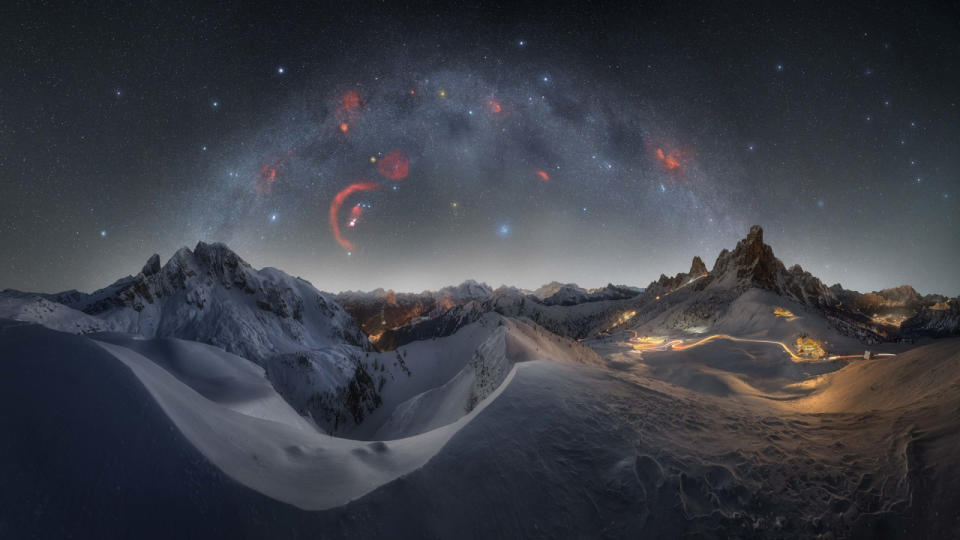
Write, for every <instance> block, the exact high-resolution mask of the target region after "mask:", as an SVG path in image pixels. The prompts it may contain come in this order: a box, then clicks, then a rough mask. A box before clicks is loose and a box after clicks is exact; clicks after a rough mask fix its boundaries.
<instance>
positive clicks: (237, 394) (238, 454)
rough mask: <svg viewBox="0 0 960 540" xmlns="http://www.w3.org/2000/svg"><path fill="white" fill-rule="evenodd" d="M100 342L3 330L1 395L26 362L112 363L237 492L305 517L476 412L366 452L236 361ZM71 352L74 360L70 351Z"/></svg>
mask: <svg viewBox="0 0 960 540" xmlns="http://www.w3.org/2000/svg"><path fill="white" fill-rule="evenodd" d="M103 339H104V340H103V341H94V340H87V339H85V338H78V337H70V336H68V335H66V334H59V333H56V332H53V331H50V330H47V329H41V328H40V327H37V326H29V325H27V326H19V327H16V326H6V327H4V328H3V332H2V333H0V350H3V351H5V352H4V355H3V359H2V361H3V362H4V365H5V367H6V368H7V370H8V371H11V370H26V371H27V372H16V375H17V376H16V377H13V378H10V379H8V380H7V381H5V386H9V385H11V384H13V383H14V382H20V378H22V377H29V376H30V375H31V374H30V373H29V363H30V362H32V361H38V359H39V358H44V359H45V358H50V359H51V360H50V361H49V362H46V366H45V367H47V368H49V369H50V370H52V371H53V372H54V376H60V374H59V372H60V371H61V370H63V369H64V368H67V369H68V370H69V369H72V368H73V367H74V366H73V365H72V363H71V362H70V358H71V356H75V355H77V356H81V358H82V362H83V363H84V368H85V369H89V370H91V372H95V371H96V370H105V371H107V372H111V371H114V370H115V364H116V363H117V362H119V363H121V364H122V365H123V366H125V367H126V368H127V369H129V370H130V371H132V373H133V374H134V375H135V376H136V378H137V379H138V380H139V382H140V383H141V384H142V385H143V387H144V388H145V389H146V390H147V391H148V392H149V394H150V395H151V396H152V398H153V399H154V400H155V401H156V402H157V403H158V404H159V405H160V408H161V409H162V410H163V412H164V413H165V414H166V416H167V418H169V420H170V421H171V422H172V423H173V424H174V425H175V426H176V428H177V429H178V430H179V431H180V432H181V433H182V434H183V435H184V437H185V438H186V439H187V440H188V441H189V442H190V444H191V445H193V446H194V447H195V448H197V449H199V450H200V452H201V453H202V454H203V455H204V456H205V457H206V458H207V459H208V460H210V462H212V463H213V464H214V465H216V466H217V467H218V468H219V469H221V470H222V471H224V472H225V473H226V474H227V475H228V476H230V477H231V478H233V479H234V480H236V481H238V482H239V483H241V484H243V485H245V486H247V487H249V488H251V489H254V490H256V491H258V492H260V493H263V494H265V495H268V496H270V497H272V498H274V499H277V500H280V501H283V502H286V503H289V504H292V505H294V506H297V507H299V508H304V509H312V510H317V509H323V508H329V507H333V506H339V505H342V504H345V503H347V502H348V501H350V500H352V499H355V498H357V497H359V496H361V495H363V494H364V493H367V492H369V491H371V490H373V489H375V488H376V487H378V486H380V485H382V484H384V483H386V482H389V481H391V480H393V479H395V478H397V477H399V476H401V475H403V474H406V473H408V472H410V471H411V470H414V469H416V468H418V467H420V466H422V465H423V464H424V463H425V462H426V461H427V460H428V459H430V457H432V456H433V455H434V454H435V453H436V452H437V451H438V450H439V449H440V448H442V447H443V445H444V444H445V443H446V442H447V441H448V440H449V438H450V437H451V436H452V435H453V434H455V433H456V431H457V430H458V429H459V428H460V427H462V426H463V425H465V424H466V423H468V422H469V421H470V419H471V418H472V416H473V415H475V414H479V413H480V412H481V411H482V410H483V405H479V406H478V407H477V408H476V409H475V410H474V412H473V414H472V415H467V416H464V417H463V418H462V419H461V420H460V421H458V422H455V423H453V424H450V425H448V426H446V427H444V428H441V429H437V430H434V431H431V432H429V433H426V434H424V435H422V436H419V437H414V438H408V439H403V440H399V441H391V442H373V443H367V442H362V441H354V440H347V439H338V438H334V437H330V436H327V435H324V434H322V433H320V432H319V431H318V430H316V429H314V428H313V426H311V425H310V424H309V423H307V422H305V421H304V420H303V418H302V417H300V416H299V415H298V414H297V413H296V412H295V411H294V410H293V409H291V408H290V407H289V406H288V405H287V404H286V403H285V402H284V401H283V400H282V399H281V398H280V397H279V396H278V395H276V393H274V392H272V389H271V388H270V387H269V384H268V383H267V382H266V380H265V379H263V378H262V371H259V368H257V366H255V365H253V364H251V363H249V362H248V361H246V360H243V359H242V358H239V357H236V356H232V355H230V356H227V355H225V353H223V352H222V351H218V350H217V349H215V348H212V347H206V346H203V345H196V344H187V343H185V342H181V341H176V340H173V341H169V340H166V341H152V342H147V343H142V344H137V343H136V342H135V341H134V340H130V339H129V338H125V337H121V336H103ZM78 340H80V341H78ZM91 344H92V345H94V346H95V347H100V348H102V351H103V352H102V353H98V352H97V351H96V350H95V349H93V348H92V347H91ZM123 345H127V346H130V347H132V348H128V347H125V346H123ZM77 350H79V351H82V353H81V354H77V353H75V352H73V351H77ZM141 352H143V353H145V354H146V355H149V356H150V357H152V358H153V359H151V358H148V356H145V354H141ZM184 354H186V355H187V357H186V358H185V357H184V356H183V355H184ZM11 366H13V368H11ZM41 373H42V372H40V371H37V372H35V373H33V376H40V375H41ZM100 391H107V392H113V391H119V390H117V389H113V390H111V389H110V388H109V387H105V388H101V389H100ZM58 395H59V394H52V395H49V397H51V398H53V400H52V402H50V403H48V404H47V405H45V407H53V408H54V409H56V408H58V405H57V403H56V400H57V397H58ZM37 397H39V396H37ZM491 397H492V396H491ZM109 400H111V401H115V405H114V406H116V407H122V405H121V403H122V401H123V399H122V398H121V397H118V396H117V395H116V394H114V395H111V396H110V397H109ZM6 405H10V406H12V403H9V402H8V403H6ZM90 420H95V419H89V420H87V421H88V422H89V421H90ZM44 429H51V430H53V432H52V433H49V434H48V435H50V436H54V437H55V436H56V431H57V430H58V429H62V427H54V426H49V425H48V426H45V427H44ZM105 450H108V449H105Z"/></svg>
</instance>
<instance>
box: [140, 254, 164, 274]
mask: <svg viewBox="0 0 960 540" xmlns="http://www.w3.org/2000/svg"><path fill="white" fill-rule="evenodd" d="M158 272H160V255H159V254H157V253H154V254H153V255H151V256H150V258H149V259H147V264H144V265H143V269H142V270H140V273H141V274H143V275H145V276H152V275H154V274H156V273H158Z"/></svg>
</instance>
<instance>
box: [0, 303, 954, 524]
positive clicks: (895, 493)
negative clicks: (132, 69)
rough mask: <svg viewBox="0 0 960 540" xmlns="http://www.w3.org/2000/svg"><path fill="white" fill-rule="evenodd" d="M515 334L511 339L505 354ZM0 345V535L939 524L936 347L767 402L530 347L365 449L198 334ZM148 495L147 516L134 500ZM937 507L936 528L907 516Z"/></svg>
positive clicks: (944, 454)
mask: <svg viewBox="0 0 960 540" xmlns="http://www.w3.org/2000/svg"><path fill="white" fill-rule="evenodd" d="M498 328H504V327H498ZM501 332H504V330H498V331H497V332H495V333H494V334H493V335H494V336H497V335H503V334H501ZM535 335H536V331H534V336H535ZM529 338H530V335H529V334H524V335H522V336H518V337H517V340H518V341H519V342H520V343H518V344H517V345H516V346H517V347H518V348H520V349H522V350H523V351H525V352H523V353H522V354H528V353H530V352H531V349H530V348H529V345H530V342H526V343H523V341H524V339H529ZM488 339H489V338H488ZM494 341H496V340H494ZM559 346H560V347H563V345H559ZM0 350H3V351H4V354H3V370H4V374H5V377H4V390H5V391H4V392H3V393H2V397H0V401H2V403H0V405H2V406H3V407H4V410H7V411H17V414H5V415H2V419H0V426H2V428H3V430H4V432H5V433H17V434H18V436H17V437H6V438H4V439H3V443H2V444H0V449H2V457H3V459H2V460H0V463H2V464H3V465H2V466H0V467H3V469H4V470H3V477H4V478H5V479H6V483H5V486H6V487H5V488H4V489H3V490H2V491H0V493H2V499H0V508H3V509H4V511H3V513H2V514H0V515H2V517H3V519H2V520H0V533H3V534H4V536H5V537H22V536H53V535H59V534H58V533H59V532H63V531H81V530H82V531H91V532H96V531H100V532H101V533H102V534H99V535H98V536H116V535H117V534H116V531H117V529H116V527H124V528H129V527H135V528H136V529H137V530H138V534H137V536H141V537H151V536H155V537H169V536H170V535H175V536H185V537H200V536H210V535H215V536H222V535H227V534H235V535H240V536H274V537H275V536H300V535H301V534H304V533H305V532H307V531H315V532H316V531H322V535H323V536H324V537H357V536H360V537H371V536H374V537H375V536H388V535H389V536H393V537H398V536H399V537H419V536H423V535H424V534H426V535H428V536H439V537H450V536H460V537H462V536H466V537H473V538H490V537H503V536H508V537H513V536H524V537H544V538H547V537H583V536H588V537H596V536H604V537H636V536H637V535H640V534H644V535H647V534H649V535H652V536H656V537H674V536H678V535H684V534H694V535H697V536H707V537H727V536H742V537H752V536H767V535H781V536H815V535H818V534H823V533H828V532H830V533H833V534H836V535H837V536H849V535H852V536H868V535H869V536H872V535H891V536H919V537H949V536H951V535H952V534H953V533H955V532H956V531H957V530H958V529H957V527H958V524H957V522H956V518H955V517H954V516H955V513H953V509H954V508H956V504H957V503H958V502H960V501H958V500H957V491H956V490H955V489H953V488H955V486H956V481H957V478H956V471H957V468H956V465H957V463H956V461H957V458H956V457H955V455H954V452H953V449H954V448H955V447H956V444H957V443H958V442H960V441H958V440H957V438H958V433H960V430H958V429H957V428H958V425H957V424H958V416H957V415H956V411H957V410H960V409H958V408H960V394H958V392H957V391H956V389H957V388H958V385H960V355H958V350H960V343H958V341H957V340H950V341H941V342H937V343H932V344H930V345H926V346H922V347H920V348H917V349H915V350H913V351H910V352H909V353H906V354H904V355H902V356H898V357H896V358H895V359H890V360H877V361H857V362H853V363H851V364H849V365H847V366H846V367H843V368H841V369H839V370H836V371H833V372H831V373H829V374H827V375H824V376H822V377H815V378H814V379H813V380H815V381H816V385H815V386H814V388H812V389H809V391H808V392H807V393H806V395H805V396H804V397H799V398H796V399H794V400H787V401H783V400H766V401H757V400H750V399H748V400H737V399H727V398H723V397H718V396H716V395H713V394H710V393H701V392H696V391H693V390H687V389H683V388H679V387H676V386H674V385H672V384H670V383H667V382H663V381H660V380H657V379H655V378H649V377H646V376H644V375H642V374H640V373H634V372H631V371H630V370H625V369H623V366H615V365H614V366H611V365H602V366H597V365H586V364H583V363H579V362H563V363H560V362H554V361H550V360H546V359H544V360H532V359H528V360H527V361H522V362H520V363H515V364H513V365H512V367H510V368H509V371H508V373H507V376H506V377H505V378H504V380H503V382H502V384H501V385H499V386H498V387H497V389H496V390H494V391H493V392H492V393H490V394H489V395H487V396H486V399H484V400H483V401H481V402H480V403H479V404H477V405H476V406H475V407H474V408H473V410H472V411H471V412H469V413H467V414H465V415H463V416H460V417H459V418H457V419H454V420H453V422H452V423H449V424H446V425H445V426H443V427H439V428H437V429H433V430H430V431H426V432H424V433H421V434H419V435H415V436H412V437H407V438H403V439H397V440H387V441H382V442H367V441H360V440H350V439H343V438H335V437H330V436H327V435H325V434H323V433H321V432H320V431H319V430H317V429H316V428H315V427H314V426H313V425H312V424H310V423H309V422H307V421H305V420H304V419H303V418H302V417H301V416H300V415H298V414H297V413H296V412H295V411H294V410H293V409H292V408H290V407H289V406H288V405H286V403H285V402H284V401H283V400H281V399H279V397H278V396H277V394H276V393H273V392H271V391H270V389H269V387H268V385H267V384H266V382H265V379H264V378H263V371H262V370H261V369H260V368H259V367H258V366H256V365H254V364H252V363H250V362H248V361H245V360H243V359H241V358H239V357H236V356H233V355H230V354H229V353H225V352H223V351H220V350H218V349H215V348H212V347H209V346H206V345H201V344H191V343H187V342H181V341H177V340H136V339H131V338H128V337H123V336H117V335H115V334H105V335H101V336H96V335H95V336H93V337H92V338H91V337H83V336H74V335H69V334H64V333H58V332H54V331H51V330H47V329H45V328H42V327H40V326H36V325H30V324H24V323H10V322H6V323H4V324H3V326H2V330H0ZM534 350H535V349H534ZM552 352H556V351H555V350H554V351H552ZM185 356H186V357H189V363H184V362H183V361H184V359H185V358H184V357H185ZM931 372H932V373H933V375H931V374H929V373H931ZM892 377H896V379H897V380H904V381H907V387H908V388H909V389H910V391H909V392H908V393H906V394H905V395H903V396H901V398H900V401H895V402H886V401H885V400H884V398H883V397H881V396H877V397H876V399H877V400H878V401H875V402H870V401H867V402H866V404H865V405H863V406H861V405H858V404H857V403H847V402H845V401H844V400H843V399H839V398H838V397H837V395H838V394H839V395H840V396H846V395H848V390H847V389H845V388H843V387H846V386H853V387H854V392H855V393H854V394H853V395H854V396H856V397H858V398H861V399H860V400H859V401H862V400H864V399H866V397H867V396H870V395H871V393H872V392H884V391H887V392H888V393H889V391H890V388H889V387H884V386H882V384H883V383H884V381H889V380H891V378H892ZM456 379H457V376H454V377H453V378H452V379H451V381H456ZM921 379H931V380H932V379H935V380H936V381H938V383H937V384H934V385H927V384H926V383H925V382H922V381H921ZM436 382H439V380H438V381H436ZM834 385H836V386H834ZM878 385H880V386H878ZM450 386H454V387H455V386H457V385H456V384H453V385H450ZM437 388H438V387H433V389H432V390H434V391H436V390H437ZM440 389H441V390H447V393H448V394H450V395H452V394H456V392H455V391H453V390H452V389H444V388H443V386H441V387H440ZM735 390H736V389H734V391H735ZM460 392H461V394H460V395H463V393H465V391H464V390H463V389H461V390H460ZM440 393H442V392H440ZM435 394H438V392H431V390H427V394H426V395H424V394H423V393H422V392H421V393H418V394H416V395H424V397H422V398H420V399H421V401H422V400H429V399H431V398H432V396H433V395H435ZM440 401H441V402H442V400H440ZM855 401H857V400H855ZM406 402H407V401H405V403H406ZM763 403H766V405H763ZM884 403H887V405H885V406H884V405H883V404H884ZM457 405H459V402H457ZM877 406H881V407H882V408H875V407H877ZM427 410H430V411H434V412H435V411H436V410H438V409H436V408H427ZM412 416H413V417H414V418H416V419H417V421H418V422H422V421H424V419H421V418H418V416H419V415H418V414H416V413H413V415H412ZM428 423H429V422H428ZM384 425H388V424H384ZM381 429H383V427H381ZM10 486H19V488H18V489H10ZM464 486H469V489H464ZM80 501H82V502H80ZM161 501H168V502H161ZM158 504H160V505H161V506H160V508H163V509H164V512H157V511H155V510H148V509H150V508H155V507H157V505H158ZM241 509H245V510H243V511H241ZM324 509H325V510H324ZM321 510H322V511H321ZM171 512H172V513H173V514H174V515H176V519H169V518H168V519H161V518H160V517H158V515H157V514H164V515H168V514H169V513H171ZM937 513H939V515H940V516H948V517H944V518H941V519H924V517H925V516H936V515H937ZM51 516H53V517H55V519H53V518H51ZM151 523H153V524H155V525H154V528H151V527H150V524H151Z"/></svg>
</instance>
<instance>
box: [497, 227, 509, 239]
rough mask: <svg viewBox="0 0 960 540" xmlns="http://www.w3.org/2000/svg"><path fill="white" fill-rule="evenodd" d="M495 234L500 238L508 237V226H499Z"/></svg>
mask: <svg viewBox="0 0 960 540" xmlns="http://www.w3.org/2000/svg"><path fill="white" fill-rule="evenodd" d="M497 234H499V235H500V236H502V237H506V236H510V226H509V225H507V224H503V225H501V226H500V228H499V229H497Z"/></svg>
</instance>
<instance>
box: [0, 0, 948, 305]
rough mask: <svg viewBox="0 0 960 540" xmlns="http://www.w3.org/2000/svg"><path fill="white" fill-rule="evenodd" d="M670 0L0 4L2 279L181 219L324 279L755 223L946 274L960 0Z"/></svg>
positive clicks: (86, 269)
mask: <svg viewBox="0 0 960 540" xmlns="http://www.w3.org/2000/svg"><path fill="white" fill-rule="evenodd" d="M168 4H169V5H168ZM674 4H678V3H672V2H670V3H659V5H658V4H653V5H648V6H644V5H639V4H637V5H632V6H630V7H624V8H619V7H613V6H612V5H606V6H603V7H601V6H591V5H586V6H579V7H566V8H564V7H557V6H556V5H554V6H551V7H541V8H537V9H533V8H527V9H525V10H524V11H518V10H517V8H515V7H511V5H509V4H504V5H502V6H496V5H493V4H491V5H486V6H483V7H479V6H478V5H477V4H467V5H463V4H458V3H456V2H447V3H443V4H437V5H436V6H435V7H434V8H426V7H423V8H416V9H413V8H411V9H403V8H400V7H393V3H386V5H378V6H377V7H364V6H363V5H362V4H358V3H337V4H333V5H336V6H338V7H336V8H334V7H332V6H333V5H332V6H331V7H330V8H325V7H322V6H318V7H316V9H315V10H314V9H312V8H310V9H308V8H307V7H305V5H303V4H302V5H299V6H298V7H291V8H287V7H270V8H264V7H256V6H253V5H250V6H239V5H235V4H233V3H229V4H222V5H214V6H210V7H207V8H197V7H194V6H192V4H191V3H183V4H176V5H174V4H173V3H155V4H154V3H151V4H141V3H136V4H135V5H133V6H125V5H122V4H112V5H111V6H112V7H102V6H85V7H77V8H68V7H54V6H41V5H39V3H35V2H28V3H24V5H23V6H20V7H10V6H8V7H6V8H5V9H4V10H3V11H4V13H3V16H2V17H0V50H3V54H2V55H0V74H2V78H0V238H2V242H0V289H2V288H5V287H13V288H19V289H26V290H33V291H43V292H53V291H57V290H63V289H71V288H77V289H80V290H87V291H89V290H93V289H96V288H99V287H102V286H105V285H107V284H109V283H110V282H112V281H113V280H115V279H117V278H120V277H122V276H125V275H127V274H133V273H136V272H137V271H139V269H140V267H141V266H142V265H143V263H144V261H146V259H147V257H149V256H150V255H151V254H152V253H155V252H156V253H160V255H161V258H162V259H163V260H166V259H167V258H168V257H169V256H170V255H172V254H173V252H174V251H175V250H176V249H177V248H179V247H181V246H189V247H191V248H192V247H193V246H194V245H195V244H196V242H197V241H199V240H203V241H208V242H211V241H222V242H225V243H226V244H227V245H229V246H230V247H231V248H233V249H234V250H235V251H237V252H238V253H239V254H240V255H241V256H242V257H244V258H245V259H246V260H248V261H249V262H250V263H251V264H253V265H254V266H256V267H261V266H274V267H277V268H280V269H283V270H284V271H286V272H288V273H290V274H293V275H298V276H301V277H304V278H306V279H308V280H310V281H311V282H312V283H313V284H314V285H315V286H316V287H317V288H319V289H322V290H328V291H339V290H344V289H363V290H370V289H374V288H376V287H385V288H394V289H397V290H416V291H418V290H423V289H435V288H439V287H442V286H444V285H448V284H454V283H459V282H460V281H462V280H464V279H467V278H475V279H477V280H480V281H485V282H487V283H489V284H490V285H493V286H497V285H500V284H503V283H505V284H509V285H515V286H520V287H527V288H534V287H537V286H539V285H541V284H543V283H545V282H548V281H552V280H558V281H564V282H576V283H579V284H580V285H581V286H587V287H596V286H601V285H605V284H606V283H608V282H613V283H624V284H630V285H638V286H644V285H646V284H647V283H649V282H650V281H651V280H653V279H656V278H657V277H658V276H659V275H660V273H668V274H674V273H676V272H679V271H686V270H687V269H688V268H689V264H690V259H691V258H692V257H693V256H694V255H701V256H702V257H703V258H704V260H705V261H706V262H707V265H708V266H712V262H713V259H714V258H715V257H716V255H717V254H718V252H719V251H720V250H721V249H722V248H724V247H726V248H732V247H733V245H734V244H735V243H736V241H737V239H739V238H742V237H743V236H745V234H746V231H747V229H748V228H749V226H750V225H752V224H760V225H762V226H763V227H764V229H765V233H766V234H765V238H766V241H767V243H769V244H771V245H772V246H773V247H774V251H775V253H776V254H777V256H778V257H779V258H780V259H781V260H783V261H784V263H786V264H787V265H791V264H794V263H800V264H801V265H802V266H803V267H804V268H805V269H806V270H809V271H811V272H812V273H814V274H815V275H817V276H818V277H820V278H822V279H823V280H824V281H825V282H826V283H827V284H833V283H836V282H840V283H842V284H843V285H844V286H845V287H847V288H852V289H857V290H861V291H866V290H874V289H878V288H883V287H890V286H896V285H900V284H902V283H909V284H912V285H914V286H915V287H916V288H917V289H918V290H920V291H921V292H923V293H931V292H938V293H946V294H950V295H957V294H960V270H958V268H960V107H958V101H960V22H958V21H960V15H958V11H957V8H956V4H954V6H953V7H950V6H944V7H936V6H934V7H929V6H927V7H921V8H918V7H917V6H914V5H905V6H904V7H898V8H893V7H889V8H888V7H877V6H876V5H866V6H855V5H846V6H841V7H839V8H837V7H833V6H832V4H825V5H823V6H817V5H815V4H814V3H808V2H800V3H799V4H798V6H792V7H788V6H766V7H765V6H764V4H774V3H767V2H764V3H761V4H757V5H755V6H754V7H749V6H748V5H746V4H741V5H740V7H738V8H735V7H732V6H731V5H729V4H728V3H722V4H721V3H718V5H717V6H714V7H708V8H703V9H695V8H693V7H690V6H683V5H674ZM680 4H682V3H680ZM352 184H360V187H361V188H365V189H359V190H356V191H353V192H349V191H348V192H343V190H345V189H346V188H348V186H350V185H352ZM341 192H343V193H342V195H341V197H340V200H341V202H342V206H341V207H340V208H339V211H338V212H336V213H335V218H336V223H337V225H338V226H339V228H340V229H341V236H342V242H338V241H337V239H336V238H335V236H334V234H333V232H332V231H331V224H330V216H331V203H332V202H333V201H334V200H335V199H336V198H337V194H338V193H341ZM351 222H352V223H353V224H352V225H351Z"/></svg>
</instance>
